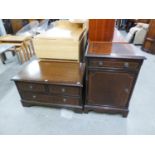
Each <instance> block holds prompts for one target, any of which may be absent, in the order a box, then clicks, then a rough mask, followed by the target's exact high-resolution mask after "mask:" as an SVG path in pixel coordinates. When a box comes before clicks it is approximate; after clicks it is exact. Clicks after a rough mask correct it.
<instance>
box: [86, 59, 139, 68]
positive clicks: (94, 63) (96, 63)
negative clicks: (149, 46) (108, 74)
mask: <svg viewBox="0 0 155 155" xmlns="http://www.w3.org/2000/svg"><path fill="white" fill-rule="evenodd" d="M88 66H89V67H97V68H98V67H105V68H118V69H138V68H139V63H138V62H134V61H128V60H126V61H125V60H123V61H121V60H107V59H96V60H95V59H94V60H89V61H88Z"/></svg>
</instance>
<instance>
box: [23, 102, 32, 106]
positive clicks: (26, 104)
mask: <svg viewBox="0 0 155 155" xmlns="http://www.w3.org/2000/svg"><path fill="white" fill-rule="evenodd" d="M21 103H22V105H23V107H32V106H33V105H32V104H29V103H27V102H24V101H21Z"/></svg>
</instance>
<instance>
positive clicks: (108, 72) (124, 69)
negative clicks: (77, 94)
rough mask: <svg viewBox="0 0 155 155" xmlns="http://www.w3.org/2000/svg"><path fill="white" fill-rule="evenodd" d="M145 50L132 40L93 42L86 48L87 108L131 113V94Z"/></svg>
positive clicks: (85, 107) (98, 110) (125, 113)
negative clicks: (118, 42) (135, 47)
mask: <svg viewBox="0 0 155 155" xmlns="http://www.w3.org/2000/svg"><path fill="white" fill-rule="evenodd" d="M94 45H95V46H94ZM105 51H107V52H109V51H110V54H105ZM141 54H142V53H138V52H137V51H136V50H135V49H134V48H133V47H132V46H131V45H129V44H115V43H98V42H97V43H90V46H89V48H88V51H87V52H86V99H85V105H84V110H85V112H88V111H91V110H93V111H96V112H106V113H121V114H122V115H123V117H127V115H128V112H129V110H128V106H129V102H130V98H131V95H132V92H133V89H134V86H135V83H136V79H137V77H138V73H139V71H140V68H141V65H142V63H143V60H144V59H145V57H144V56H143V55H141Z"/></svg>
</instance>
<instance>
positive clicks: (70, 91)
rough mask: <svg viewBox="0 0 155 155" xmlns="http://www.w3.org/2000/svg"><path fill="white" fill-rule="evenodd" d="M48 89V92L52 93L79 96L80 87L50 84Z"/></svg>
mask: <svg viewBox="0 0 155 155" xmlns="http://www.w3.org/2000/svg"><path fill="white" fill-rule="evenodd" d="M49 91H50V93H53V94H63V95H72V96H80V88H79V87H69V86H55V85H50V86H49Z"/></svg>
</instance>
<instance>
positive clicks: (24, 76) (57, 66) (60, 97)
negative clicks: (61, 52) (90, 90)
mask: <svg viewBox="0 0 155 155" xmlns="http://www.w3.org/2000/svg"><path fill="white" fill-rule="evenodd" d="M84 72H85V64H83V63H75V62H56V61H37V60H36V61H33V62H32V63H30V64H29V65H28V66H27V67H25V68H24V70H22V71H21V72H20V73H19V74H17V75H16V76H15V77H13V78H12V80H14V81H15V83H16V86H17V89H18V91H19V94H20V96H21V102H22V104H23V106H25V107H29V106H33V105H42V106H52V107H57V108H60V107H61V108H67V109H72V110H74V111H76V112H82V110H83V98H84V97H83V82H84V75H85V74H84Z"/></svg>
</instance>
